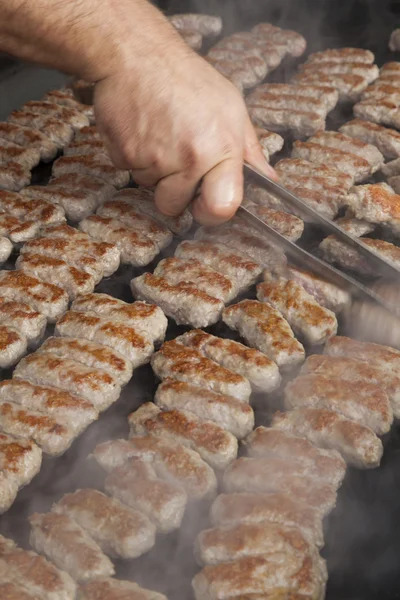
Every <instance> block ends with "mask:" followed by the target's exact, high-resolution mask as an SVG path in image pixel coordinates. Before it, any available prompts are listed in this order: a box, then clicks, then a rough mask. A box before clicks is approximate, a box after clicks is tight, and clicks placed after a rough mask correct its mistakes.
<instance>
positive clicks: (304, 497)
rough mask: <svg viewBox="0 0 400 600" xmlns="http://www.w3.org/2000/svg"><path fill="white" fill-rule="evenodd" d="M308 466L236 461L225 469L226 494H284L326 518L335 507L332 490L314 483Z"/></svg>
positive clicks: (270, 459) (280, 460)
mask: <svg viewBox="0 0 400 600" xmlns="http://www.w3.org/2000/svg"><path fill="white" fill-rule="evenodd" d="M318 474H319V471H318V469H315V468H313V467H312V466H310V465H303V464H302V463H300V462H296V461H291V460H287V459H284V458H279V457H271V456H270V457H268V458H264V457H261V458H247V457H245V458H239V459H237V460H235V461H233V462H232V463H231V464H230V465H229V467H228V468H227V469H226V471H225V473H224V477H223V489H224V491H225V492H227V493H234V492H249V493H252V492H254V493H262V494H265V493H267V494H268V493H284V494H288V495H291V496H292V497H293V498H296V501H300V502H302V503H304V504H307V505H308V506H311V507H312V508H313V509H315V510H316V511H318V512H319V513H321V514H322V515H326V514H328V513H329V512H331V510H332V509H333V508H334V506H335V504H336V487H334V486H332V485H331V484H329V483H327V482H326V481H324V480H321V479H318Z"/></svg>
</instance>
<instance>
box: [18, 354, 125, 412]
mask: <svg viewBox="0 0 400 600" xmlns="http://www.w3.org/2000/svg"><path fill="white" fill-rule="evenodd" d="M14 377H18V378H21V379H28V380H29V381H31V382H32V383H34V384H36V385H44V386H53V387H58V388H60V389H61V390H65V391H68V392H71V393H72V394H76V395H78V396H82V397H83V398H85V399H86V400H88V401H89V402H91V403H92V404H93V405H94V406H95V407H96V408H97V410H99V411H100V410H105V409H106V408H108V407H109V406H110V405H111V404H112V403H113V402H115V400H117V399H118V397H119V395H120V393H121V388H120V385H119V384H118V382H117V381H116V380H115V379H114V378H113V377H111V375H109V374H108V373H106V372H105V371H100V370H99V369H94V368H89V367H85V366H84V365H82V364H81V363H78V362H76V361H74V360H71V359H66V358H59V357H58V356H57V355H54V354H50V353H40V352H36V353H34V354H30V355H29V356H27V357H25V358H23V359H22V360H21V361H20V362H19V364H18V365H17V367H16V369H15V371H14Z"/></svg>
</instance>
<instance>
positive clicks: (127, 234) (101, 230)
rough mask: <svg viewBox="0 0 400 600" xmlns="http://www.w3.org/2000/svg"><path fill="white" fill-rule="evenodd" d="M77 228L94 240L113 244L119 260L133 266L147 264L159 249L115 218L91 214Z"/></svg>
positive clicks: (145, 237) (149, 240) (148, 239)
mask: <svg viewBox="0 0 400 600" xmlns="http://www.w3.org/2000/svg"><path fill="white" fill-rule="evenodd" d="M79 229H80V230H81V231H84V232H85V233H87V234H88V235H90V237H92V238H94V239H95V240H99V241H101V242H109V243H112V244H115V245H116V246H117V248H118V249H119V250H120V252H121V262H122V263H124V264H131V265H133V266H135V267H144V266H146V265H148V264H149V263H150V262H151V261H152V260H153V259H154V258H155V257H156V256H157V254H158V253H159V251H160V250H159V247H158V246H157V244H156V243H155V242H153V241H152V240H151V239H150V238H148V237H147V236H145V235H143V234H140V233H138V232H137V231H133V230H132V229H129V228H128V227H125V225H124V224H123V223H122V222H121V221H117V220H116V219H110V218H108V217H100V216H99V215H93V216H91V217H88V218H87V219H84V220H83V221H81V222H80V223H79Z"/></svg>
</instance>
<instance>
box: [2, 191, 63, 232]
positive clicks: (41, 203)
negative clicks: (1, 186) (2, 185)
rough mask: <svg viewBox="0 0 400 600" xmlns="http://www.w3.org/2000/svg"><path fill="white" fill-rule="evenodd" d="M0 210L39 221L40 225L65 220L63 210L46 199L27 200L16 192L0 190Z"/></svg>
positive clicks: (24, 219) (14, 215)
mask: <svg viewBox="0 0 400 600" xmlns="http://www.w3.org/2000/svg"><path fill="white" fill-rule="evenodd" d="M0 210H1V211H4V212H5V213H7V214H8V215H10V216H13V217H17V218H20V219H22V220H23V221H27V220H30V221H31V220H35V221H40V224H41V226H44V225H46V224H50V223H62V222H65V214H64V210H63V209H62V208H61V207H60V206H55V205H54V204H52V203H51V202H47V201H46V200H41V199H34V200H29V199H28V198H25V197H24V196H22V195H21V194H17V193H16V192H9V191H6V190H0Z"/></svg>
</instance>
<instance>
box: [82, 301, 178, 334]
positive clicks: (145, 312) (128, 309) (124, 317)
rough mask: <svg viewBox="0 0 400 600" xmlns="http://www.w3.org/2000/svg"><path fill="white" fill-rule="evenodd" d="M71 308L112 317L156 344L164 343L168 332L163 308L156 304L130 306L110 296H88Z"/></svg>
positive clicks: (140, 303)
mask: <svg viewBox="0 0 400 600" xmlns="http://www.w3.org/2000/svg"><path fill="white" fill-rule="evenodd" d="M71 308H72V310H75V311H80V312H93V313H96V314H97V315H99V316H101V317H110V318H112V320H113V321H115V322H123V323H124V324H126V325H129V326H131V327H133V328H134V329H135V330H136V331H137V332H138V333H141V334H143V335H145V336H146V337H147V338H149V339H151V340H152V341H154V342H161V341H163V340H164V337H165V332H166V330H167V325H168V321H167V318H166V317H165V315H164V313H163V312H162V310H161V308H159V307H158V306H157V305H155V304H147V303H146V302H133V303H132V304H129V303H128V302H124V301H123V300H119V299H118V298H114V297H113V296H109V295H108V294H86V295H85V296H80V297H79V298H77V299H76V300H75V301H74V302H73V303H72V306H71Z"/></svg>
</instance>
